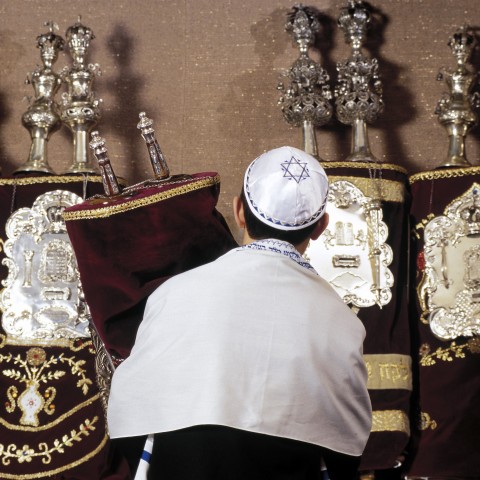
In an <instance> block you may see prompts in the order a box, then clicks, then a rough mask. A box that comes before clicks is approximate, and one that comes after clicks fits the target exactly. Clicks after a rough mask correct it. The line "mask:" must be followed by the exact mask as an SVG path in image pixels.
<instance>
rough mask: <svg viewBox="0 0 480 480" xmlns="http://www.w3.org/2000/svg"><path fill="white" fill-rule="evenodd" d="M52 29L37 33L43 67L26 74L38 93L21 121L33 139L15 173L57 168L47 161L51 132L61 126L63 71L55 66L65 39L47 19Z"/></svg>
mask: <svg viewBox="0 0 480 480" xmlns="http://www.w3.org/2000/svg"><path fill="white" fill-rule="evenodd" d="M45 25H46V26H49V27H50V29H49V31H48V32H47V33H43V34H41V35H39V36H38V37H37V47H38V48H39V49H40V58H41V60H42V63H43V67H42V68H37V69H36V70H34V71H33V72H32V73H31V75H30V76H29V77H28V78H27V83H30V84H31V85H32V86H33V89H34V92H35V97H34V99H33V102H32V103H31V105H30V106H29V108H28V110H27V111H26V112H25V113H24V114H23V116H22V124H23V126H24V127H25V128H27V129H28V130H29V131H30V136H31V139H32V143H31V146H30V153H29V156H28V160H27V161H26V162H25V163H24V164H23V165H21V166H20V167H19V168H17V169H16V170H15V172H14V173H48V174H54V171H53V170H52V168H51V167H50V165H49V164H48V158H47V142H48V140H49V138H50V134H51V133H52V132H55V131H57V130H58V129H59V128H60V126H61V122H60V115H59V113H58V106H57V104H56V102H55V100H54V97H55V94H56V93H57V91H58V89H59V87H60V85H61V83H62V80H61V78H60V75H58V74H56V73H55V72H54V71H53V70H52V65H53V64H54V63H55V62H56V61H57V58H58V52H59V51H60V50H63V46H64V40H63V38H62V37H60V36H59V35H57V34H55V32H54V29H55V28H58V27H57V25H56V24H54V23H53V22H46V23H45Z"/></svg>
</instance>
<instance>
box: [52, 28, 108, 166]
mask: <svg viewBox="0 0 480 480" xmlns="http://www.w3.org/2000/svg"><path fill="white" fill-rule="evenodd" d="M65 36H66V40H67V45H68V48H69V51H70V54H71V55H72V58H73V65H72V67H71V68H68V67H65V68H64V69H63V70H62V72H61V77H62V80H63V82H64V83H65V84H66V85H67V87H68V91H67V92H65V93H64V94H63V95H62V106H61V119H62V122H63V123H64V124H65V125H66V126H67V127H68V128H69V129H70V130H71V132H72V134H73V162H72V164H71V165H70V167H69V168H68V170H67V171H66V172H65V173H98V172H97V169H96V168H94V166H93V164H92V162H91V160H90V157H89V155H88V153H89V150H88V136H89V133H90V130H91V129H92V128H93V127H94V126H95V125H96V124H97V122H98V120H99V119H100V102H101V100H98V99H96V97H95V93H94V92H93V80H94V78H95V76H98V75H101V71H100V67H99V65H98V64H92V63H89V64H87V63H86V60H85V56H86V53H87V50H88V47H89V46H90V40H93V39H94V38H95V36H94V35H93V32H92V30H91V29H90V28H89V27H86V26H85V25H83V24H82V23H81V22H80V18H79V19H78V21H77V22H76V23H75V24H74V25H72V26H71V27H69V28H68V29H67V32H66V35H65Z"/></svg>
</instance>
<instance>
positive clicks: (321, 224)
mask: <svg viewBox="0 0 480 480" xmlns="http://www.w3.org/2000/svg"><path fill="white" fill-rule="evenodd" d="M329 221H330V217H329V215H328V213H327V212H325V213H324V214H323V215H322V217H321V218H320V220H319V221H318V223H317V225H316V227H315V228H314V229H313V232H312V234H311V235H310V238H311V239H312V240H316V239H317V238H318V237H319V236H320V235H321V234H322V233H323V232H324V231H325V229H326V228H327V227H328V222H329Z"/></svg>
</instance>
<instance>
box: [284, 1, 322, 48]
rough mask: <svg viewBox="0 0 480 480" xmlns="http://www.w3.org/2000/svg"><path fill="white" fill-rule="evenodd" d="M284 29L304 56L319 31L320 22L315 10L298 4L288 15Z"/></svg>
mask: <svg viewBox="0 0 480 480" xmlns="http://www.w3.org/2000/svg"><path fill="white" fill-rule="evenodd" d="M285 29H286V30H287V32H292V34H293V38H294V40H295V42H296V43H297V45H298V47H299V48H300V52H301V53H303V54H306V53H307V50H308V48H309V47H310V46H311V45H313V43H314V42H315V35H316V34H317V33H318V32H319V31H320V22H319V21H318V18H317V15H316V12H315V10H313V9H312V8H310V7H306V6H304V5H302V4H298V5H295V6H294V7H293V8H292V11H291V12H290V13H289V14H288V16H287V24H286V26H285Z"/></svg>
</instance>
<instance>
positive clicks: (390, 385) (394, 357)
mask: <svg viewBox="0 0 480 480" xmlns="http://www.w3.org/2000/svg"><path fill="white" fill-rule="evenodd" d="M363 359H364V360H365V365H366V367H367V371H368V382H367V388H368V389H369V390H389V389H401V390H409V391H411V390H412V359H411V358H410V357H409V356H408V355H400V354H395V353H387V354H375V355H364V356H363Z"/></svg>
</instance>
